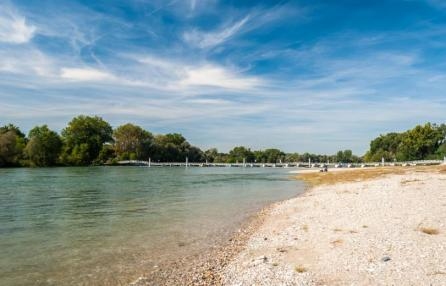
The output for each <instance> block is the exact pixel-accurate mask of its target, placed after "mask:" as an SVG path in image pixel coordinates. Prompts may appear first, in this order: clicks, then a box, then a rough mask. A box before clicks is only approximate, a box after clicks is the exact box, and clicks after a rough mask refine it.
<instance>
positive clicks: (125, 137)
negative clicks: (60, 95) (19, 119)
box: [0, 115, 446, 167]
mask: <svg viewBox="0 0 446 286" xmlns="http://www.w3.org/2000/svg"><path fill="white" fill-rule="evenodd" d="M445 138H446V125H445V124H441V125H437V124H431V123H426V124H425V125H418V126H416V127H415V128H413V129H411V130H408V131H405V132H401V133H395V132H393V133H388V134H384V135H380V136H379V137H377V138H375V139H373V140H372V141H371V143H370V149H369V151H368V152H367V153H366V154H365V155H364V156H356V155H354V154H353V153H352V151H351V150H343V151H338V152H337V153H336V154H333V155H319V154H310V153H303V154H299V153H285V152H283V151H281V150H279V149H275V148H270V149H265V150H254V151H253V150H251V149H250V148H247V147H244V146H237V147H234V148H233V149H232V150H230V151H229V152H228V153H221V152H218V150H217V149H216V148H211V149H208V150H206V151H203V150H201V149H200V148H198V147H196V146H193V145H191V144H190V143H189V142H188V141H187V140H186V138H184V137H183V135H181V134H178V133H169V134H159V135H154V134H152V133H151V132H149V131H147V130H144V129H143V128H141V127H140V126H137V125H134V124H131V123H127V124H124V125H121V126H119V127H117V128H115V129H113V128H112V127H111V125H110V124H109V123H108V122H106V121H104V120H103V119H102V118H101V117H99V116H85V115H80V116H77V117H75V118H73V119H72V120H71V121H70V122H69V123H68V125H67V126H66V128H64V129H63V130H62V132H61V134H59V133H57V132H55V131H53V130H50V129H49V128H48V126H47V125H42V126H36V127H34V128H33V129H31V130H30V131H29V133H28V135H27V136H26V135H25V134H24V133H22V132H21V130H20V128H19V127H17V126H15V125H13V124H8V125H5V126H3V127H0V167H19V166H24V167H47V166H90V165H102V164H116V163H117V162H118V161H120V160H144V161H147V160H149V158H150V159H151V160H152V161H153V162H183V161H185V158H186V157H187V158H188V160H189V162H209V163H236V162H242V161H243V160H245V162H247V163H254V162H257V163H279V162H307V161H308V160H309V159H311V161H312V162H327V161H329V162H342V163H360V162H378V161H381V158H384V159H385V160H386V161H411V160H424V159H442V158H443V156H446V139H445Z"/></svg>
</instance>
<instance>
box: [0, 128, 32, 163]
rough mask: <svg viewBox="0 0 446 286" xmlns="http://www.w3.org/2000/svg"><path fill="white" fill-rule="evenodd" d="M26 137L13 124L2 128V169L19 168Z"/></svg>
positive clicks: (0, 158) (0, 149)
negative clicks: (8, 167)
mask: <svg viewBox="0 0 446 286" xmlns="http://www.w3.org/2000/svg"><path fill="white" fill-rule="evenodd" d="M25 144H26V140H25V135H24V134H23V133H22V132H21V131H20V129H19V128H18V127H16V126H14V125H12V124H9V125H5V126H3V127H0V167H3V166H18V165H19V163H20V160H21V159H22V154H23V149H24V148H25Z"/></svg>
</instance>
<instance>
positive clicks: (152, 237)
mask: <svg viewBox="0 0 446 286" xmlns="http://www.w3.org/2000/svg"><path fill="white" fill-rule="evenodd" d="M288 170H289V169H288ZM288 170H287V169H273V168H180V167H178V168H167V167H166V168H147V167H88V168H87V167H85V168H42V169H0V250H1V255H0V285H73V284H76V285H79V284H85V285H92V284H95V285H96V284H120V283H126V282H129V281H132V280H134V279H135V278H137V277H138V276H139V275H141V274H142V273H143V272H144V270H147V269H149V268H151V267H154V265H157V264H158V263H162V262H166V261H172V260H175V259H177V258H179V257H181V256H183V255H189V254H194V253H198V252H200V251H206V249H209V248H210V247H212V246H214V245H215V244H218V243H219V242H221V241H222V240H225V239H227V238H228V237H229V235H230V234H231V232H232V231H234V230H235V229H236V228H237V227H238V226H239V225H240V223H241V222H242V221H243V220H244V219H246V217H247V216H249V215H250V214H252V213H254V212H255V211H257V210H259V209H260V208H261V207H263V206H265V205H266V204H268V203H270V202H273V201H278V200H282V199H285V198H289V197H292V196H295V195H296V194H298V193H300V192H302V190H303V185H302V183H301V182H298V181H295V180H291V179H290V178H289V174H288Z"/></svg>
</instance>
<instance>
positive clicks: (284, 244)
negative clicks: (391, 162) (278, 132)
mask: <svg viewBox="0 0 446 286" xmlns="http://www.w3.org/2000/svg"><path fill="white" fill-rule="evenodd" d="M383 170H385V172H383ZM366 172H368V171H366ZM335 173H336V174H333V173H331V174H330V175H328V176H330V177H333V178H336V177H341V180H340V181H339V182H336V181H335V182H334V185H330V186H326V185H325V186H324V185H323V184H322V185H319V186H318V183H317V182H319V181H318V180H320V178H316V179H315V178H314V177H315V176H317V177H320V176H326V174H327V173H326V174H315V173H312V174H305V175H304V174H302V175H299V176H309V177H307V178H303V179H304V180H305V181H307V182H310V183H312V184H316V186H313V187H311V188H309V189H306V191H305V192H304V193H303V194H301V195H299V196H297V197H295V198H292V199H288V200H285V201H282V202H278V203H274V204H272V205H271V207H270V209H269V212H268V214H267V215H266V216H265V218H264V221H263V223H262V224H261V225H260V226H259V227H258V229H257V230H256V231H254V233H253V234H252V235H251V236H250V237H249V238H248V240H247V241H246V242H245V247H244V248H243V249H242V250H241V251H240V252H239V253H238V254H237V255H236V256H235V257H234V258H233V259H231V261H229V263H228V264H227V265H226V266H224V267H223V269H222V271H221V272H220V275H221V277H222V280H221V282H222V284H223V285H252V284H260V285H274V284H281V285H345V284H351V283H353V284H360V285H364V284H372V285H387V284H395V283H396V284H398V285H406V284H407V285H414V284H417V285H425V284H427V285H429V283H431V284H433V285H439V284H440V283H446V258H445V257H446V236H445V232H446V227H445V222H446V187H445V186H446V184H445V183H444V182H443V184H442V182H441V181H443V180H446V168H445V167H444V166H435V167H409V168H403V167H392V168H382V169H378V170H375V171H371V172H370V173H369V174H368V175H367V174H366V176H365V177H366V178H362V177H363V176H364V174H363V173H364V172H358V173H356V174H355V175H354V176H358V177H359V178H362V179H359V180H358V179H355V177H353V178H350V180H348V179H347V180H346V179H345V178H343V176H344V177H345V176H346V175H348V174H349V175H350V177H351V174H352V173H351V170H346V171H345V172H335ZM312 176H313V177H312ZM328 176H327V177H326V178H327V179H328ZM367 177H370V178H367ZM333 178H330V180H328V181H329V182H330V183H332V180H333ZM312 180H313V181H312ZM425 231H426V232H430V231H432V232H433V233H424V232H425Z"/></svg>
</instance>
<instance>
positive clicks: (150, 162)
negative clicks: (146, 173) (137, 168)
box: [149, 158, 152, 168]
mask: <svg viewBox="0 0 446 286" xmlns="http://www.w3.org/2000/svg"><path fill="white" fill-rule="evenodd" d="M151 164H152V161H151V159H150V158H149V168H150V165H151Z"/></svg>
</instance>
